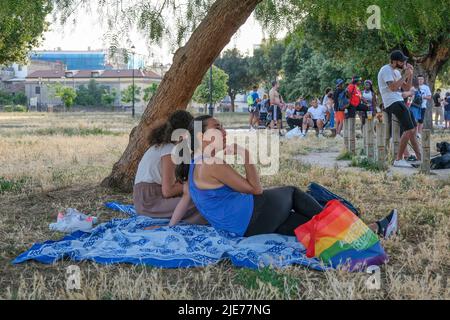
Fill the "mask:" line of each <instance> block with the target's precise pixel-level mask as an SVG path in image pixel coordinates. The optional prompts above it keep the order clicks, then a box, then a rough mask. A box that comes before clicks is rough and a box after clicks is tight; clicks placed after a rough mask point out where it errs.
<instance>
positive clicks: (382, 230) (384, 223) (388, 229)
mask: <svg viewBox="0 0 450 320" xmlns="http://www.w3.org/2000/svg"><path fill="white" fill-rule="evenodd" d="M377 226H378V235H379V236H380V237H383V239H386V240H387V239H389V238H391V237H392V236H394V235H396V234H397V232H398V211H397V209H394V210H392V211H391V213H390V214H389V215H388V216H387V217H386V218H384V219H382V220H380V221H377Z"/></svg>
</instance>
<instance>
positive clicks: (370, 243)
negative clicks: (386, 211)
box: [295, 200, 388, 271]
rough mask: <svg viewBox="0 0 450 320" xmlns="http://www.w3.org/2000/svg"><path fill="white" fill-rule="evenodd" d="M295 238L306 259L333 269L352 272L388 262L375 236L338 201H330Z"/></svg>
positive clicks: (298, 230)
mask: <svg viewBox="0 0 450 320" xmlns="http://www.w3.org/2000/svg"><path fill="white" fill-rule="evenodd" d="M295 234H296V236H297V239H298V240H299V241H300V242H301V243H302V244H303V245H304V246H305V248H307V252H306V256H307V257H308V258H312V257H317V258H319V259H320V260H322V261H323V262H324V263H325V264H327V265H328V264H330V265H331V266H333V267H334V268H338V267H344V268H345V267H347V266H348V267H349V268H350V270H352V271H356V270H362V269H365V268H366V267H368V266H371V265H381V264H384V263H386V262H387V261H388V257H387V255H386V253H385V251H384V249H383V248H382V246H381V244H380V241H379V239H378V237H377V236H376V234H375V233H374V232H373V231H372V230H370V228H369V227H368V226H367V225H365V224H364V223H363V222H362V221H361V220H360V219H359V218H358V217H357V216H356V215H355V214H353V212H351V211H350V209H348V208H347V207H346V206H345V205H343V204H342V202H341V201H339V200H332V201H330V202H329V203H328V204H327V205H326V206H325V208H324V210H323V211H322V212H321V213H320V214H318V215H316V216H315V217H314V218H313V219H311V221H309V222H307V223H305V224H303V225H301V226H300V227H299V228H297V229H296V230H295Z"/></svg>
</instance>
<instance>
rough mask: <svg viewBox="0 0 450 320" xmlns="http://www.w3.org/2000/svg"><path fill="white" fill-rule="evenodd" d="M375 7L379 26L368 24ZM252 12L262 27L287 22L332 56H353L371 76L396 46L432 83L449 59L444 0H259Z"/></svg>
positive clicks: (447, 4) (271, 27)
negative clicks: (255, 13)
mask: <svg viewBox="0 0 450 320" xmlns="http://www.w3.org/2000/svg"><path fill="white" fill-rule="evenodd" d="M374 6H378V7H374ZM377 8H379V9H380V11H379V14H380V15H379V18H380V19H379V22H380V28H379V29H378V28H372V29H369V28H368V26H371V25H373V26H375V25H376V24H371V23H372V22H376V21H377V20H376V19H374V18H376V17H377V16H376V15H377V14H378V12H376V10H377ZM256 12H257V17H258V20H259V21H262V22H263V24H264V26H265V28H266V29H269V30H277V26H278V27H279V26H282V25H288V26H290V30H291V32H292V33H297V34H300V35H303V36H305V38H306V39H309V40H311V41H313V42H314V45H319V47H320V48H322V49H324V50H323V52H326V51H328V52H329V53H330V55H333V56H334V57H336V58H339V59H341V60H350V61H353V63H354V65H355V66H356V67H357V68H356V69H358V70H361V69H362V72H363V73H364V72H367V73H370V75H369V76H370V77H372V78H374V77H375V73H376V72H377V71H378V70H379V68H380V67H381V66H382V65H383V64H386V63H387V62H388V54H389V53H390V52H391V51H392V50H394V49H401V50H403V51H404V53H405V54H406V55H407V56H409V57H410V58H411V60H410V62H411V63H412V64H413V65H414V66H415V74H416V75H417V74H419V73H420V74H423V75H424V76H425V78H426V80H427V82H428V83H429V84H430V86H431V87H432V88H433V87H434V83H435V80H436V77H437V75H438V74H439V73H440V72H441V71H442V68H443V66H444V65H445V63H446V62H447V61H448V60H449V59H450V23H449V12H450V2H449V1H448V0H435V1H428V0H404V1H393V0H346V1H331V2H330V1H328V0H301V1H300V0H288V1H277V0H264V1H263V2H262V3H261V4H260V5H259V6H258V7H257V10H256ZM299 17H302V18H301V19H299ZM292 21H295V22H294V23H292ZM314 40H315V41H314ZM364 69H366V70H364Z"/></svg>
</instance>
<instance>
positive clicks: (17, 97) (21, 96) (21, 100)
mask: <svg viewBox="0 0 450 320" xmlns="http://www.w3.org/2000/svg"><path fill="white" fill-rule="evenodd" d="M12 102H13V103H14V104H18V105H24V104H26V103H27V102H28V99H27V96H26V95H25V93H24V92H17V93H16V94H14V95H13V96H12Z"/></svg>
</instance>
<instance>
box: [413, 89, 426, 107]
mask: <svg viewBox="0 0 450 320" xmlns="http://www.w3.org/2000/svg"><path fill="white" fill-rule="evenodd" d="M422 102H423V98H422V94H421V93H420V91H419V90H417V91H416V93H415V94H414V98H413V101H412V104H411V106H414V107H417V108H421V107H422Z"/></svg>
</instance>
